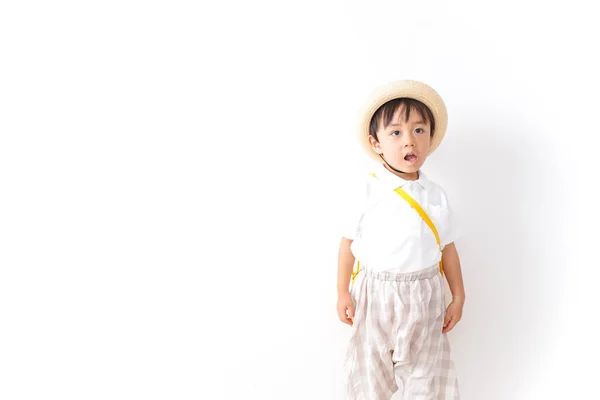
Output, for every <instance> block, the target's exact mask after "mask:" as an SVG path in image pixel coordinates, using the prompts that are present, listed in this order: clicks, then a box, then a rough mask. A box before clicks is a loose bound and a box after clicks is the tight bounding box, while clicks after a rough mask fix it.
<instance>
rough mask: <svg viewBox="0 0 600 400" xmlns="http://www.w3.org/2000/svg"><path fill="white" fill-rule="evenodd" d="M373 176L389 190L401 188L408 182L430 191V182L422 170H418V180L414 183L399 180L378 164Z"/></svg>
mask: <svg viewBox="0 0 600 400" xmlns="http://www.w3.org/2000/svg"><path fill="white" fill-rule="evenodd" d="M375 175H376V176H377V177H378V178H379V179H380V181H381V182H382V183H383V184H384V185H385V186H387V187H389V188H390V189H391V190H394V189H396V188H399V187H402V186H404V185H406V184H408V183H410V182H416V183H418V184H419V185H421V187H423V188H424V189H425V190H429V189H431V181H430V180H429V179H428V178H427V176H426V175H425V173H424V172H423V171H422V170H419V179H417V180H416V181H409V180H406V179H402V178H400V177H399V176H398V175H396V174H394V173H393V172H391V171H388V170H387V169H386V168H385V166H384V165H383V164H378V165H377V168H376V170H375Z"/></svg>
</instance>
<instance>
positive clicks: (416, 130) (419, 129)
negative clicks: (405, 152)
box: [415, 128, 423, 133]
mask: <svg viewBox="0 0 600 400" xmlns="http://www.w3.org/2000/svg"><path fill="white" fill-rule="evenodd" d="M415 132H417V133H423V129H421V128H417V129H415Z"/></svg>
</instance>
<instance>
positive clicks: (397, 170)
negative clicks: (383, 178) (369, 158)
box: [379, 154, 408, 174]
mask: <svg viewBox="0 0 600 400" xmlns="http://www.w3.org/2000/svg"><path fill="white" fill-rule="evenodd" d="M379 157H381V159H382V160H383V162H384V163H385V165H387V166H388V167H390V168H391V169H393V170H394V171H396V172H398V173H401V174H408V172H404V171H400V170H399V169H396V168H394V167H392V166H391V165H390V164H389V163H388V162H387V161H386V160H385V158H383V156H382V155H381V154H379Z"/></svg>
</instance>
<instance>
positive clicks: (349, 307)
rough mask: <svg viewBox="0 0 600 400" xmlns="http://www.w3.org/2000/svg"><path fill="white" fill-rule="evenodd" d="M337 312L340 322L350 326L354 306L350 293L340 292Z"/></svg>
mask: <svg viewBox="0 0 600 400" xmlns="http://www.w3.org/2000/svg"><path fill="white" fill-rule="evenodd" d="M337 312H338V317H339V318H340V321H342V322H343V323H345V324H348V325H350V326H352V323H353V321H352V320H353V319H354V304H353V303H352V296H350V292H342V293H339V294H338V301H337Z"/></svg>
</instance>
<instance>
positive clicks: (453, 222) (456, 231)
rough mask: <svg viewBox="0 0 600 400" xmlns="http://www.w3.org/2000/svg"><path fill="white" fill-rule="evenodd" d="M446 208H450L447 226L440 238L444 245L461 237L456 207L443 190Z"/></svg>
mask: <svg viewBox="0 0 600 400" xmlns="http://www.w3.org/2000/svg"><path fill="white" fill-rule="evenodd" d="M442 193H443V196H444V201H445V203H446V208H447V210H448V219H447V226H446V227H445V229H444V235H443V237H441V238H440V241H441V245H442V247H444V246H446V245H448V244H450V243H453V242H455V241H456V240H457V239H459V238H460V237H461V228H460V222H459V219H458V217H457V215H456V212H455V211H454V207H453V205H452V204H451V202H450V201H449V200H448V196H447V194H446V192H445V191H443V190H442Z"/></svg>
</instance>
